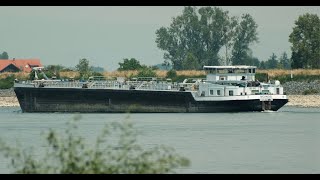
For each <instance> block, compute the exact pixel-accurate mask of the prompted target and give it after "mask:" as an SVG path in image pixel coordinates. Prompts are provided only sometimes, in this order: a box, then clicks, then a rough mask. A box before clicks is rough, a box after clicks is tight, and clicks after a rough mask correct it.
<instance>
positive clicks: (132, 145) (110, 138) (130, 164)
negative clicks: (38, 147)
mask: <svg viewBox="0 0 320 180" xmlns="http://www.w3.org/2000/svg"><path fill="white" fill-rule="evenodd" d="M79 119H80V116H78V117H75V118H74V119H73V121H70V122H68V123H67V126H66V130H65V131H64V132H63V133H58V132H56V131H54V130H50V131H49V133H48V134H47V135H46V143H47V145H46V148H47V149H46V151H45V152H46V153H45V155H44V156H43V157H42V158H37V159H35V158H34V155H33V153H32V152H30V151H29V152H27V151H25V150H23V149H21V148H19V147H18V148H12V147H10V146H8V145H7V144H6V143H5V142H3V141H0V151H2V152H4V154H5V156H6V157H7V158H11V165H12V167H13V168H14V173H36V174H38V173H63V174H70V173H77V174H82V173H84V174H88V173H94V174H96V173H103V174H105V173H126V174H129V173H134V174H137V173H174V172H175V171H174V169H175V168H178V167H180V166H188V165H189V160H188V159H186V158H184V157H182V156H180V155H178V154H176V153H175V151H174V149H173V148H170V147H166V146H156V147H153V148H150V149H147V150H144V149H143V148H142V147H141V146H140V145H138V144H137V138H136V137H137V131H135V130H134V129H133V125H132V123H130V122H128V121H124V122H122V123H119V122H113V123H110V124H106V126H105V127H104V129H103V131H102V132H101V134H100V135H99V136H98V137H97V138H96V141H95V144H94V145H93V146H92V145H90V146H89V145H87V144H86V143H85V142H84V138H83V137H81V136H76V130H77V128H78V126H77V124H76V122H77V120H79Z"/></svg>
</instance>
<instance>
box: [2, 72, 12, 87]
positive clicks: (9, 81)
mask: <svg viewBox="0 0 320 180" xmlns="http://www.w3.org/2000/svg"><path fill="white" fill-rule="evenodd" d="M14 79H15V76H14V75H11V76H10V75H9V76H7V77H6V78H4V79H0V89H10V88H12V87H13V82H14Z"/></svg>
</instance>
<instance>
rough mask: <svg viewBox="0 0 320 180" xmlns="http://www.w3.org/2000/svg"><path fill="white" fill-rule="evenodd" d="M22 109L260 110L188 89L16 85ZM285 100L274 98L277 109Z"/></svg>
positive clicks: (254, 102) (252, 104) (257, 103)
mask: <svg viewBox="0 0 320 180" xmlns="http://www.w3.org/2000/svg"><path fill="white" fill-rule="evenodd" d="M14 91H15V93H16V95H17V98H18V100H19V103H20V107H21V109H22V112H81V113H123V112H131V113H177V112H181V113H198V112H199V113H214V112H248V111H262V110H263V106H262V102H261V101H260V100H259V99H256V100H234V101H195V100H194V98H193V96H192V94H191V93H190V92H182V91H181V92H176V91H141V90H115V89H112V90H111V89H77V88H74V89H72V88H32V87H15V88H14ZM287 102H288V100H287V99H274V100H273V101H272V102H271V109H270V110H273V111H277V110H278V109H280V108H281V107H282V106H284V105H285V104H286V103H287Z"/></svg>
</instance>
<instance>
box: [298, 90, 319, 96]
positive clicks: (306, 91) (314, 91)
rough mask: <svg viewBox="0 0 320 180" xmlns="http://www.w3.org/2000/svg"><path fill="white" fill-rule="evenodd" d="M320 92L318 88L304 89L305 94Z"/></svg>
mask: <svg viewBox="0 0 320 180" xmlns="http://www.w3.org/2000/svg"><path fill="white" fill-rule="evenodd" d="M318 93H319V91H318V90H316V89H307V90H305V91H303V93H302V94H303V95H309V94H318Z"/></svg>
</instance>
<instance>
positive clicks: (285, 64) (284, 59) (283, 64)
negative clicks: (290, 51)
mask: <svg viewBox="0 0 320 180" xmlns="http://www.w3.org/2000/svg"><path fill="white" fill-rule="evenodd" d="M279 61H280V68H281V69H291V61H290V59H289V58H288V55H287V53H286V52H284V53H282V55H281V57H280V59H279Z"/></svg>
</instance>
